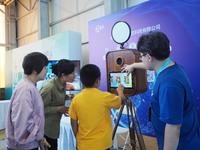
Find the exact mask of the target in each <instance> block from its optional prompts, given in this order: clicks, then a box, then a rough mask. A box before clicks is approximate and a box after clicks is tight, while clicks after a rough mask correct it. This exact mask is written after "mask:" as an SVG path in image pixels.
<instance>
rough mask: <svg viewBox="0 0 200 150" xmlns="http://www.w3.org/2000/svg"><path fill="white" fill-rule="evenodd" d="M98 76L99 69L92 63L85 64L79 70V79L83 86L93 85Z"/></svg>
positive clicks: (99, 73)
mask: <svg viewBox="0 0 200 150" xmlns="http://www.w3.org/2000/svg"><path fill="white" fill-rule="evenodd" d="M100 76H101V72H100V69H99V67H98V66H96V65H94V64H87V65H85V66H83V67H82V68H81V70H80V79H81V82H82V84H83V85H84V86H85V87H93V85H94V84H95V81H96V80H97V79H98V78H100Z"/></svg>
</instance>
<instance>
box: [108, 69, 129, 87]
mask: <svg viewBox="0 0 200 150" xmlns="http://www.w3.org/2000/svg"><path fill="white" fill-rule="evenodd" d="M109 79H110V88H117V87H118V85H119V84H122V85H123V86H124V88H133V78H132V73H130V74H129V75H127V73H125V72H110V73H109Z"/></svg>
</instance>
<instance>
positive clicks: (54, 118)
mask: <svg viewBox="0 0 200 150" xmlns="http://www.w3.org/2000/svg"><path fill="white" fill-rule="evenodd" d="M65 87H66V84H65V85H63V84H61V83H60V81H59V79H58V77H55V78H53V79H52V80H49V81H47V82H46V83H45V84H44V85H43V87H42V88H41V90H40V93H41V96H42V99H43V102H44V112H45V131H44V132H45V135H46V136H47V137H49V138H52V139H57V138H58V137H59V133H60V119H61V117H62V114H61V113H59V112H57V107H58V106H62V105H65V95H66V90H65Z"/></svg>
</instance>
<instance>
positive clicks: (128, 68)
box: [121, 64, 134, 75]
mask: <svg viewBox="0 0 200 150" xmlns="http://www.w3.org/2000/svg"><path fill="white" fill-rule="evenodd" d="M121 70H122V72H126V73H127V75H129V74H130V73H131V72H133V70H134V68H133V67H132V65H127V64H124V65H123V67H122V68H121Z"/></svg>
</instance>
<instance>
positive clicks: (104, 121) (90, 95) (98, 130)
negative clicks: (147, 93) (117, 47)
mask: <svg viewBox="0 0 200 150" xmlns="http://www.w3.org/2000/svg"><path fill="white" fill-rule="evenodd" d="M100 76H101V73H100V69H99V68H98V67H97V66H96V65H94V64H87V65H85V66H84V67H82V69H81V70H80V79H81V82H82V84H83V86H84V89H83V90H82V92H81V93H79V94H78V95H76V96H75V97H74V98H73V100H72V103H71V106H70V109H69V116H70V118H71V126H72V130H73V132H74V135H75V137H76V140H77V149H78V150H105V149H109V148H110V147H111V146H112V121H111V114H110V109H111V108H116V109H119V108H120V106H121V103H122V100H123V99H124V94H123V91H124V87H123V86H122V85H120V86H119V87H118V88H117V93H118V95H119V96H116V95H114V94H111V93H109V92H102V91H100V90H98V87H99V85H100Z"/></svg>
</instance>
